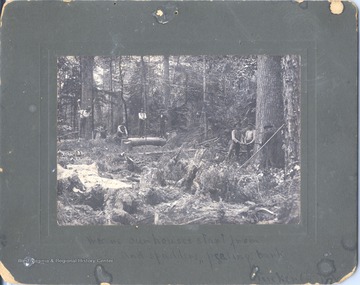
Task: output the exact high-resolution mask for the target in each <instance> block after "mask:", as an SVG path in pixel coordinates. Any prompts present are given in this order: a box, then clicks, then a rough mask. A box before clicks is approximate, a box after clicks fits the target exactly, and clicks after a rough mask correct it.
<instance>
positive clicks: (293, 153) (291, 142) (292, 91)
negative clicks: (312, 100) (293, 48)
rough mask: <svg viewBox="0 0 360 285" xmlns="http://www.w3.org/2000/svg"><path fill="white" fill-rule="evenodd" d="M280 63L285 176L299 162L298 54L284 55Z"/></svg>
mask: <svg viewBox="0 0 360 285" xmlns="http://www.w3.org/2000/svg"><path fill="white" fill-rule="evenodd" d="M282 64H283V97H284V117H285V175H286V176H287V175H289V174H291V173H292V171H293V170H294V166H295V165H299V163H300V129H301V128H300V85H301V84H300V83H301V82H300V80H301V79H300V56H298V55H286V56H284V57H283V59H282Z"/></svg>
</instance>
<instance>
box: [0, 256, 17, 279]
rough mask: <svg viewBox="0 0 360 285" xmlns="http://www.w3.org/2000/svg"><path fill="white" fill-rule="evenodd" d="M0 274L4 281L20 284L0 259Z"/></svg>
mask: <svg viewBox="0 0 360 285" xmlns="http://www.w3.org/2000/svg"><path fill="white" fill-rule="evenodd" d="M0 276H1V277H2V279H4V281H5V282H7V283H11V284H21V283H20V282H18V281H16V280H15V278H14V276H13V275H12V274H11V272H10V271H9V270H8V269H7V268H6V267H5V265H4V264H3V263H2V262H1V261H0Z"/></svg>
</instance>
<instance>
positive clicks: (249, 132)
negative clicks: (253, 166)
mask: <svg viewBox="0 0 360 285" xmlns="http://www.w3.org/2000/svg"><path fill="white" fill-rule="evenodd" d="M254 142H255V130H254V126H253V125H252V124H248V126H247V128H246V131H245V134H244V137H243V144H244V145H245V146H246V152H247V158H248V159H249V158H250V157H251V152H252V150H253V148H254Z"/></svg>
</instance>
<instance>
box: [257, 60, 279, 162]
mask: <svg viewBox="0 0 360 285" xmlns="http://www.w3.org/2000/svg"><path fill="white" fill-rule="evenodd" d="M282 85H283V84H282V73H281V57H280V56H267V55H259V56H258V63H257V98H256V134H257V135H256V146H257V149H259V147H260V146H261V145H262V144H264V143H265V140H266V139H268V138H269V137H270V135H269V132H270V134H271V132H272V133H275V132H276V131H277V130H278V128H280V127H281V126H282V124H284V104H283V96H282ZM270 126H272V128H270ZM282 145H283V135H282V132H281V131H279V132H278V133H277V134H276V135H275V136H274V137H273V138H272V139H271V140H270V141H269V143H268V144H267V146H266V147H264V148H263V149H262V150H261V151H260V152H259V154H258V162H259V163H260V165H262V166H264V165H265V166H266V165H267V166H272V167H283V166H284V151H283V149H282ZM267 162H269V163H267ZM269 164H270V165H269Z"/></svg>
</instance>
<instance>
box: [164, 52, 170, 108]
mask: <svg viewBox="0 0 360 285" xmlns="http://www.w3.org/2000/svg"><path fill="white" fill-rule="evenodd" d="M163 66H164V99H165V100H164V101H165V108H166V110H168V109H169V107H170V106H169V105H170V63H169V56H168V55H164V61H163Z"/></svg>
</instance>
